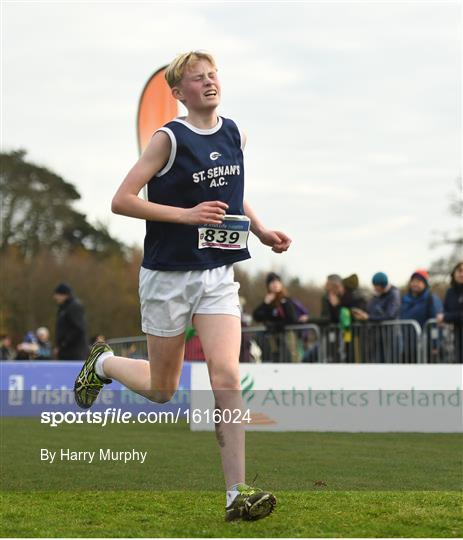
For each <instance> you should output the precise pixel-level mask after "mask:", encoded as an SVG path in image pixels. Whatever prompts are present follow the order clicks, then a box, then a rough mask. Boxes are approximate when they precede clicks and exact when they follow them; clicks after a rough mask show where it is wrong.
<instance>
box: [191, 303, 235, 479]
mask: <svg viewBox="0 0 463 540" xmlns="http://www.w3.org/2000/svg"><path fill="white" fill-rule="evenodd" d="M193 324H194V326H195V328H196V331H197V333H198V336H199V338H200V340H201V345H202V347H203V351H204V354H205V356H206V361H207V366H208V369H209V378H210V381H211V386H212V390H213V392H214V396H215V401H216V407H217V408H220V409H221V410H222V411H224V410H225V409H228V410H230V411H233V410H235V409H239V410H242V405H243V404H242V399H241V390H240V373H239V353H240V346H241V320H240V319H239V317H235V316H233V315H203V314H196V315H195V316H194V318H193ZM216 435H217V440H218V442H219V446H220V453H221V458H222V467H223V471H224V476H225V483H226V486H227V489H230V488H231V487H232V486H234V485H235V484H240V483H244V478H245V455H244V454H245V432H244V426H243V425H242V424H241V423H237V424H234V423H231V422H227V423H226V422H221V423H219V424H216Z"/></svg>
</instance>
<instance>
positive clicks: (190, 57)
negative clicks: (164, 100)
mask: <svg viewBox="0 0 463 540" xmlns="http://www.w3.org/2000/svg"><path fill="white" fill-rule="evenodd" d="M198 60H207V61H208V62H210V63H211V64H212V65H213V66H214V68H216V67H217V66H216V64H215V60H214V57H213V56H212V54H209V53H208V52H206V51H190V52H187V53H182V54H179V55H178V56H176V57H175V58H174V59H173V60H172V62H171V63H170V64H169V65H168V66H167V69H166V73H165V77H166V81H167V84H168V85H169V86H170V87H171V88H173V87H174V86H176V85H177V84H178V83H179V82H180V81H181V80H182V77H183V74H184V73H185V69H186V68H187V67H188V66H191V65H192V64H194V63H195V62H197V61H198Z"/></svg>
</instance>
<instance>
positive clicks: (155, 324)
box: [139, 265, 241, 337]
mask: <svg viewBox="0 0 463 540" xmlns="http://www.w3.org/2000/svg"><path fill="white" fill-rule="evenodd" d="M239 287H240V286H239V283H236V282H235V280H234V273H233V265H227V266H220V267H219V268H212V269H211V270H191V271H188V272H180V271H165V270H148V269H147V268H143V267H142V268H141V269H140V284H139V294H140V304H141V326H142V330H143V332H144V333H145V334H151V335H153V336H161V337H168V336H178V335H180V334H182V333H183V332H184V331H185V330H186V328H187V326H188V325H191V321H192V318H193V315H195V314H196V313H201V314H213V315H219V314H222V315H234V316H236V317H241V310H240V303H239V297H238V289H239Z"/></svg>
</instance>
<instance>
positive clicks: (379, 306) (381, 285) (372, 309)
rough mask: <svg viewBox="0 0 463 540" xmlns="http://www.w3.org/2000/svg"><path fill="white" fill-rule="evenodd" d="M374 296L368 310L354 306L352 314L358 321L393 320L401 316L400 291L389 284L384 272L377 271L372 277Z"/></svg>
mask: <svg viewBox="0 0 463 540" xmlns="http://www.w3.org/2000/svg"><path fill="white" fill-rule="evenodd" d="M372 284H373V289H374V291H375V295H374V297H373V298H372V299H371V300H370V302H369V304H368V306H367V310H366V311H365V310H363V309H360V308H357V307H354V308H352V314H353V316H354V318H355V319H356V320H358V321H372V322H381V321H391V320H394V319H398V318H399V314H400V291H399V289H398V288H397V287H394V286H393V285H390V284H389V279H388V277H387V275H386V274H385V273H384V272H377V273H376V274H375V275H374V276H373V278H372Z"/></svg>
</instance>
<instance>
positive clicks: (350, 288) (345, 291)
mask: <svg viewBox="0 0 463 540" xmlns="http://www.w3.org/2000/svg"><path fill="white" fill-rule="evenodd" d="M325 290H326V294H325V296H324V297H323V299H322V317H323V318H328V319H329V321H330V322H331V323H338V322H339V314H340V312H341V309H342V308H348V309H350V310H351V309H352V308H358V309H361V310H366V307H367V300H366V298H365V295H364V294H363V293H362V291H361V290H360V289H359V279H358V276H357V274H352V275H351V276H349V277H347V278H344V279H342V278H341V276H338V275H337V274H331V275H329V276H328V278H327V280H326V285H325Z"/></svg>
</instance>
